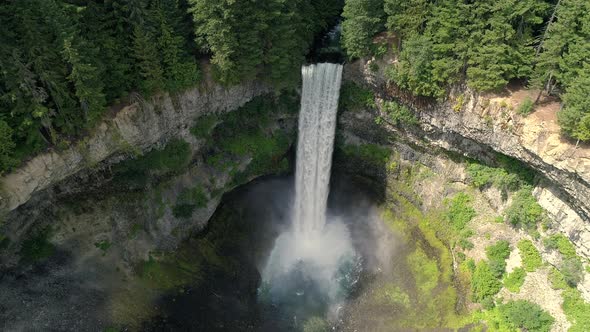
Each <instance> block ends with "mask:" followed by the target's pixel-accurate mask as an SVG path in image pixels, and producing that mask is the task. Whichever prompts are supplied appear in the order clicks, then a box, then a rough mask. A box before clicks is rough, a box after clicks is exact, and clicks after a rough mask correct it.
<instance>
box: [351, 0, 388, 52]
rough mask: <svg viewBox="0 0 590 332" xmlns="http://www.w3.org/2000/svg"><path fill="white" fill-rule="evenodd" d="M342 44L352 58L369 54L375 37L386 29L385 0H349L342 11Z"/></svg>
mask: <svg viewBox="0 0 590 332" xmlns="http://www.w3.org/2000/svg"><path fill="white" fill-rule="evenodd" d="M342 17H344V22H343V23H342V46H343V47H344V49H345V50H346V52H347V53H348V55H349V56H350V57H351V58H358V57H363V56H366V55H369V54H370V53H371V51H372V50H373V37H374V36H375V34H376V33H377V32H379V31H382V30H383V29H384V24H385V19H386V18H385V11H384V9H383V0H347V1H346V4H345V5H344V12H343V13H342Z"/></svg>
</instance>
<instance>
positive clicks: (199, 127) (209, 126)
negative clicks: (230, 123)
mask: <svg viewBox="0 0 590 332" xmlns="http://www.w3.org/2000/svg"><path fill="white" fill-rule="evenodd" d="M217 121H218V119H217V116H216V115H215V114H211V115H205V116H201V117H199V118H198V119H196V120H195V125H194V126H192V127H191V130H190V131H191V134H193V136H195V137H196V138H206V137H209V135H210V134H211V131H212V130H213V128H215V125H216V124H217Z"/></svg>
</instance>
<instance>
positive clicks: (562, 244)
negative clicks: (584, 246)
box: [543, 233, 577, 258]
mask: <svg viewBox="0 0 590 332" xmlns="http://www.w3.org/2000/svg"><path fill="white" fill-rule="evenodd" d="M543 244H544V245H545V247H546V248H547V249H553V250H558V251H559V252H560V253H561V254H562V255H563V257H565V258H575V257H577V255H576V248H575V247H574V245H573V244H572V242H571V241H570V240H569V239H568V238H567V237H566V236H565V235H563V234H561V233H559V234H553V235H551V236H549V237H547V238H545V239H544V240H543Z"/></svg>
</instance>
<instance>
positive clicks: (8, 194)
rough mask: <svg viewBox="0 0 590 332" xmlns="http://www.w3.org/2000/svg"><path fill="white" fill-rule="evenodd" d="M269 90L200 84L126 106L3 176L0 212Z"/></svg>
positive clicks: (249, 85) (182, 134) (254, 86)
mask: <svg viewBox="0 0 590 332" xmlns="http://www.w3.org/2000/svg"><path fill="white" fill-rule="evenodd" d="M268 90H269V88H268V87H267V86H264V85H262V84H260V83H258V82H246V83H244V84H241V85H237V86H233V87H230V88H224V87H222V86H219V85H210V86H208V87H201V89H192V90H188V91H185V92H183V93H182V94H180V95H176V96H169V95H163V96H159V97H155V98H153V99H151V100H147V101H143V100H142V101H138V102H136V103H133V104H131V105H129V106H126V107H124V108H123V109H121V110H120V111H119V112H117V113H116V115H114V117H112V118H108V119H106V120H105V121H103V122H102V123H101V124H100V125H98V126H97V127H96V128H95V129H94V130H93V132H92V133H90V134H89V135H88V136H86V137H85V138H84V139H82V140H81V141H79V142H78V143H74V144H72V145H71V146H70V147H69V148H67V149H66V150H64V151H56V150H49V151H47V152H44V153H41V154H39V155H37V156H35V157H34V158H32V159H31V160H29V161H27V162H26V163H25V164H24V165H22V166H21V167H19V168H18V169H17V170H15V171H14V172H12V173H10V174H7V175H5V176H4V177H2V178H0V212H1V211H2V210H4V213H6V212H8V211H11V210H14V209H15V208H17V207H19V206H20V205H22V204H24V203H26V202H27V201H28V200H29V199H31V197H32V196H33V195H35V194H36V193H38V192H41V191H43V190H46V189H48V188H50V187H51V186H53V185H55V184H57V183H59V182H60V181H63V180H64V179H66V178H68V177H70V176H72V175H74V174H77V173H79V172H80V171H83V170H86V169H89V168H93V167H106V166H108V164H109V163H113V162H117V161H119V160H120V159H121V158H120V157H119V158H117V157H118V156H120V155H121V154H129V153H130V152H132V153H141V152H142V151H146V150H149V149H151V148H153V147H154V146H157V145H158V144H161V143H165V142H166V141H167V140H169V139H170V138H171V137H179V136H180V137H186V138H187V140H190V139H191V137H190V134H189V131H188V129H189V128H190V126H191V125H192V124H193V123H194V120H195V118H197V117H199V116H201V115H206V114H213V113H223V112H228V111H231V110H235V109H237V108H238V107H240V106H241V105H243V104H245V103H246V102H247V101H249V100H250V99H252V97H254V96H257V95H260V94H262V93H264V92H266V91H268Z"/></svg>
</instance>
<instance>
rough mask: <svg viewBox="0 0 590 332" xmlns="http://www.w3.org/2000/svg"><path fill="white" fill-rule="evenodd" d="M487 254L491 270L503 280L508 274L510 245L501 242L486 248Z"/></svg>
mask: <svg viewBox="0 0 590 332" xmlns="http://www.w3.org/2000/svg"><path fill="white" fill-rule="evenodd" d="M486 254H487V256H488V259H489V260H490V269H491V270H492V273H493V274H494V276H496V278H501V277H502V275H504V272H506V259H507V258H508V256H510V243H508V241H506V240H500V241H498V242H496V244H494V245H491V246H488V247H487V248H486Z"/></svg>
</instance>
